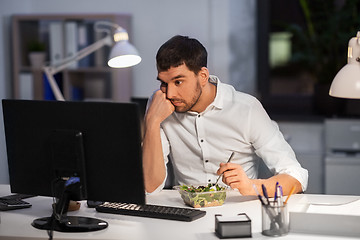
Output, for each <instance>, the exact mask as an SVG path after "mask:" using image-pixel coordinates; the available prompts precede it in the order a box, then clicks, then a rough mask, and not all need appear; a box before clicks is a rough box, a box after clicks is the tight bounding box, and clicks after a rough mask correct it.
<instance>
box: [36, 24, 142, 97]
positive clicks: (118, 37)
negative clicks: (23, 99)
mask: <svg viewBox="0 0 360 240" xmlns="http://www.w3.org/2000/svg"><path fill="white" fill-rule="evenodd" d="M107 27H110V28H112V27H113V28H115V32H114V34H112V32H111V30H110V29H108V28H107ZM94 30H95V31H98V32H105V33H106V36H105V37H104V38H102V39H100V40H98V41H97V42H95V43H93V44H91V45H89V46H87V47H85V48H83V49H81V50H80V51H78V52H77V53H76V54H75V55H74V56H72V57H69V58H65V59H63V60H62V61H61V63H60V64H57V65H54V66H52V65H49V66H44V67H43V70H44V72H45V75H46V77H47V79H48V81H49V84H50V87H51V90H52V91H53V93H54V95H55V98H56V100H58V101H65V99H64V96H63V94H62V93H61V91H60V89H59V86H58V85H57V83H56V81H55V79H54V74H56V73H58V72H61V71H62V70H64V69H66V68H67V67H68V66H69V65H71V64H72V63H73V62H75V61H78V60H80V59H82V58H84V57H86V56H87V55H89V54H91V53H93V52H95V51H96V50H98V49H100V48H102V47H103V46H106V45H107V46H112V45H113V44H114V43H115V45H114V46H113V47H112V49H111V51H110V56H109V61H108V65H109V66H110V67H112V68H125V67H131V66H134V65H136V64H138V63H140V62H141V57H140V56H139V54H138V51H137V50H136V48H135V47H134V46H133V45H131V44H130V43H129V41H128V40H129V35H128V33H127V32H126V30H125V29H124V28H122V27H120V26H119V25H117V24H115V23H111V22H105V21H99V22H96V23H95V24H94Z"/></svg>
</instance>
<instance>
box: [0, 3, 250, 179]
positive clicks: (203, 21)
mask: <svg viewBox="0 0 360 240" xmlns="http://www.w3.org/2000/svg"><path fill="white" fill-rule="evenodd" d="M255 2H256V1H253V0H241V1H238V0H222V1H216V0H196V1H193V0H182V1H175V0H151V1H148V0H132V1H127V0H103V1H96V0H76V1H72V0H61V1H55V0H16V1H13V0H1V2H0V16H1V17H0V26H1V35H0V52H1V53H3V54H1V56H0V98H1V99H3V98H10V97H11V91H10V89H11V66H10V59H11V52H10V37H9V36H10V30H11V26H10V17H11V15H13V14H43V13H50V14H51V13H119V12H120V13H121V12H124V13H131V14H132V16H133V18H132V19H133V22H132V33H133V34H132V36H131V37H132V39H131V41H132V42H133V44H134V45H135V46H136V47H137V49H138V50H139V52H140V54H141V56H142V59H143V60H142V62H141V63H140V64H139V65H137V66H135V67H134V68H133V80H134V81H133V93H132V96H133V97H141V98H147V97H149V96H150V94H151V93H152V92H153V91H154V90H155V89H156V88H157V87H158V81H156V74H157V72H156V68H155V60H154V59H155V54H156V51H157V50H158V48H159V47H160V45H161V44H162V43H164V42H165V41H166V40H168V39H169V38H170V37H172V36H173V35H176V34H182V35H189V36H191V37H195V38H197V39H199V40H200V41H201V42H202V43H203V44H204V45H205V47H206V48H207V49H208V52H209V69H210V72H211V73H212V74H216V75H217V76H219V77H220V79H221V80H222V81H223V82H227V83H231V84H232V85H234V86H235V87H236V88H238V89H239V90H242V91H245V92H248V93H254V91H255V90H254V89H255V87H254V86H255V77H254V76H255V70H254V66H255V58H254V56H255V55H256V54H255V53H254V52H255V45H254V44H255V21H254V19H255V18H254V12H255ZM230 37H231V46H230ZM238 54H240V56H238ZM242 63H244V64H245V65H242ZM0 110H1V112H2V108H1V107H0ZM3 131H4V130H3V123H2V115H1V116H0V183H6V182H8V175H7V160H6V150H5V139H4V133H3Z"/></svg>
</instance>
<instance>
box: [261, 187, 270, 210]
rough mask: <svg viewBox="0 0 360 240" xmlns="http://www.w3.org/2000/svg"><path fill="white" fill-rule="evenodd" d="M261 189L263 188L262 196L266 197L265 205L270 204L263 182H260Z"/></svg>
mask: <svg viewBox="0 0 360 240" xmlns="http://www.w3.org/2000/svg"><path fill="white" fill-rule="evenodd" d="M261 187H262V190H263V194H264V197H265V198H266V201H267V205H270V201H269V195H268V194H267V190H266V187H265V185H264V184H261Z"/></svg>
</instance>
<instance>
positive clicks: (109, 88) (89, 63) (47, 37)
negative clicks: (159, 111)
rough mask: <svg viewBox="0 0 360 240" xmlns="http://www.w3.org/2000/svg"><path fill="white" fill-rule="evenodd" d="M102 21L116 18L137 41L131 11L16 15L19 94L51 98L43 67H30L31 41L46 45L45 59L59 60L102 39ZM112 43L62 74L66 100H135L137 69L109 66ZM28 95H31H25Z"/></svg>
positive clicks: (14, 46) (15, 62)
mask: <svg viewBox="0 0 360 240" xmlns="http://www.w3.org/2000/svg"><path fill="white" fill-rule="evenodd" d="M97 21H110V22H113V23H116V24H118V25H120V26H121V27H123V28H125V29H126V30H127V31H128V33H129V36H130V42H131V40H132V35H131V16H130V15H128V14H55V15H53V14H49V15H14V16H12V41H11V42H12V81H13V82H12V86H13V97H14V98H32V99H39V100H40V99H46V98H47V96H48V95H47V91H48V87H47V82H46V81H44V76H43V72H42V70H41V68H40V67H32V66H30V61H29V58H28V54H29V51H30V49H29V44H30V43H32V42H34V41H40V42H42V43H44V44H45V52H46V58H45V61H46V63H45V64H50V63H51V64H55V63H56V62H55V60H54V59H55V58H56V57H57V59H58V60H59V59H62V58H65V57H66V56H68V55H69V54H72V53H75V52H77V51H78V50H80V49H82V48H84V47H86V46H88V45H90V44H92V43H94V42H95V41H96V40H98V39H100V38H102V37H103V36H102V35H101V33H97V32H96V31H94V29H93V26H94V23H95V22H97ZM109 51H110V47H109V46H105V47H102V48H101V49H99V50H97V51H96V52H94V53H92V54H90V55H89V56H88V57H86V58H84V59H82V60H80V61H78V62H77V63H75V64H73V65H71V66H69V67H68V68H67V69H65V70H64V71H62V72H61V73H60V74H57V75H56V76H55V77H56V78H59V79H60V81H61V82H60V85H61V88H62V92H63V95H64V97H65V99H66V100H84V99H85V100H86V99H88V98H90V99H94V98H96V99H98V98H101V99H102V100H104V99H105V100H109V101H130V97H131V68H125V69H111V68H110V67H108V66H107V55H108V53H109ZM24 94H25V95H27V96H25V97H24Z"/></svg>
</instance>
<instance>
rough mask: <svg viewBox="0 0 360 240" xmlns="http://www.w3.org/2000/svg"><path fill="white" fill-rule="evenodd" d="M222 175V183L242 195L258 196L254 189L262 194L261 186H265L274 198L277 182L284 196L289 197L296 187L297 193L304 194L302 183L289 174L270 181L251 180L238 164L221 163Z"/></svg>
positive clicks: (280, 175)
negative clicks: (292, 189)
mask: <svg viewBox="0 0 360 240" xmlns="http://www.w3.org/2000/svg"><path fill="white" fill-rule="evenodd" d="M221 173H224V175H223V178H222V181H223V182H224V183H225V184H227V185H229V186H230V187H231V188H232V189H238V190H239V192H240V193H241V194H242V195H256V192H255V189H254V187H255V188H257V189H258V191H259V192H261V191H260V189H261V185H262V184H264V185H265V187H266V188H267V190H268V195H269V197H273V196H274V194H275V186H276V183H277V182H278V183H279V184H280V185H281V186H282V188H283V194H284V195H288V194H289V192H290V190H291V188H293V187H294V186H295V193H299V192H302V188H301V184H300V182H299V181H298V180H296V179H295V178H294V177H292V176H290V175H288V174H277V175H274V176H272V177H270V178H268V179H250V178H248V176H247V175H246V173H245V171H244V169H243V168H242V167H241V166H240V165H239V164H236V163H220V168H219V169H218V171H217V174H218V175H220V174H221Z"/></svg>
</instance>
